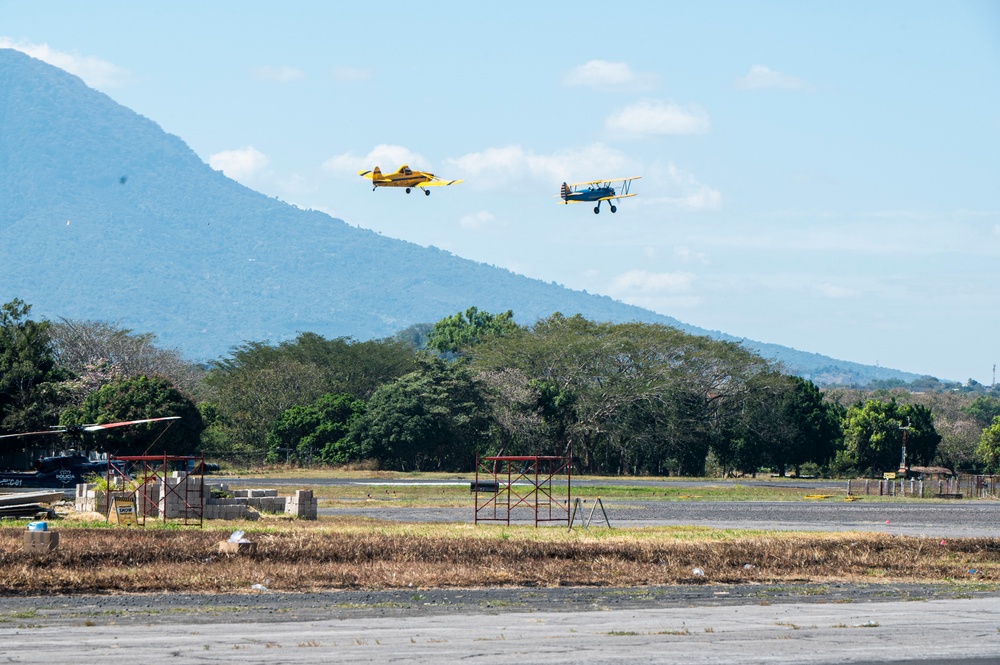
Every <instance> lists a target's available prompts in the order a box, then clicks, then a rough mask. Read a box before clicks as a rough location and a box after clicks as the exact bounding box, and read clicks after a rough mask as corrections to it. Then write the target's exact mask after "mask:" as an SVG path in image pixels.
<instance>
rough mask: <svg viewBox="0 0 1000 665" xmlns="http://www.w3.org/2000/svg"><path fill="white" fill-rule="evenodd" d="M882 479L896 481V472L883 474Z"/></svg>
mask: <svg viewBox="0 0 1000 665" xmlns="http://www.w3.org/2000/svg"><path fill="white" fill-rule="evenodd" d="M882 477H883V478H885V479H886V480H895V479H896V472H895V471H886V472H885V473H883V474H882Z"/></svg>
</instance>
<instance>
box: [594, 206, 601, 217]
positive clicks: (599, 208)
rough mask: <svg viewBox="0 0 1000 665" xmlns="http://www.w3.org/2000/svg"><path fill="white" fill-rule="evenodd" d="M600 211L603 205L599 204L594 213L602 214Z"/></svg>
mask: <svg viewBox="0 0 1000 665" xmlns="http://www.w3.org/2000/svg"><path fill="white" fill-rule="evenodd" d="M600 212H601V206H597V207H596V208H594V214H595V215H598V214H600Z"/></svg>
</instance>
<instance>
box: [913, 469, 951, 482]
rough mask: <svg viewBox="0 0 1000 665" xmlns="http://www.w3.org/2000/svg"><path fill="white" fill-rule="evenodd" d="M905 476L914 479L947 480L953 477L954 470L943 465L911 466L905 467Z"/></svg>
mask: <svg viewBox="0 0 1000 665" xmlns="http://www.w3.org/2000/svg"><path fill="white" fill-rule="evenodd" d="M906 477H907V478H913V479H915V480H927V481H930V480H948V479H949V478H954V477H955V472H954V471H952V470H951V469H949V468H947V467H943V466H911V467H910V468H909V469H907V473H906Z"/></svg>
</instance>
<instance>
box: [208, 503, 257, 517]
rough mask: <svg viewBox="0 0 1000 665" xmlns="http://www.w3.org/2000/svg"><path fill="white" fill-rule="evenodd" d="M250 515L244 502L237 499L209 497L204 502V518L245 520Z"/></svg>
mask: <svg viewBox="0 0 1000 665" xmlns="http://www.w3.org/2000/svg"><path fill="white" fill-rule="evenodd" d="M248 517H250V511H249V510H248V509H247V504H246V503H241V502H240V501H239V500H237V499H219V498H216V497H209V499H208V501H207V502H206V503H205V515H204V518H205V519H206V520H245V519H247V518H248Z"/></svg>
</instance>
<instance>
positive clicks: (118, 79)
mask: <svg viewBox="0 0 1000 665" xmlns="http://www.w3.org/2000/svg"><path fill="white" fill-rule="evenodd" d="M0 48H10V49H14V50H15V51H21V52H22V53H25V54H27V55H30V56H31V57H32V58H37V59H38V60H41V61H42V62H47V63H48V64H50V65H53V66H55V67H58V68H60V69H64V70H66V71H67V72H69V73H70V74H75V75H77V76H79V77H80V78H81V79H83V81H84V83H86V84H87V85H89V86H90V87H92V88H97V89H98V90H107V89H109V88H120V87H123V86H125V85H128V83H130V82H131V79H132V73H131V72H130V71H129V70H127V69H124V68H122V67H119V66H118V65H115V64H113V63H110V62H108V61H107V60H101V59H100V58H95V57H94V56H82V55H78V54H75V53H65V52H63V51H56V50H54V49H52V48H49V45H48V44H31V43H29V42H24V41H21V42H15V41H14V40H12V39H10V38H9V37H0Z"/></svg>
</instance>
